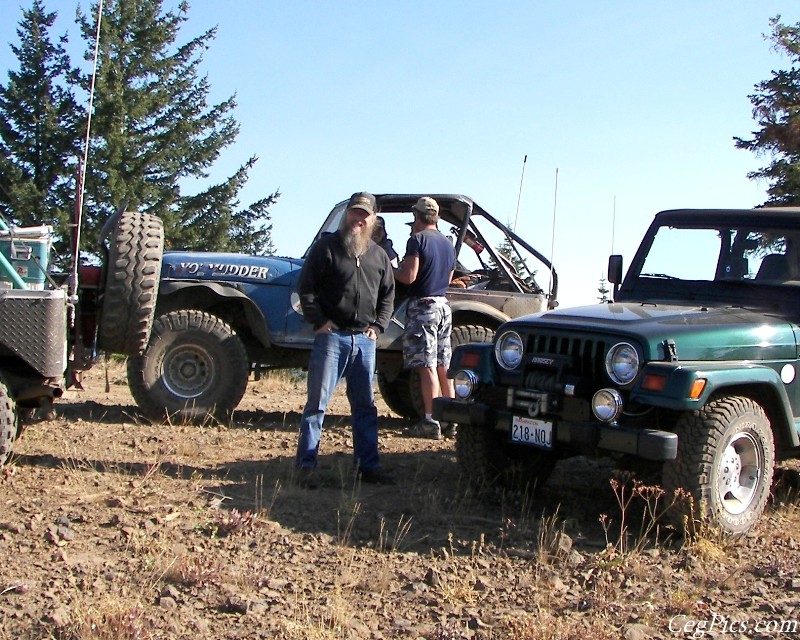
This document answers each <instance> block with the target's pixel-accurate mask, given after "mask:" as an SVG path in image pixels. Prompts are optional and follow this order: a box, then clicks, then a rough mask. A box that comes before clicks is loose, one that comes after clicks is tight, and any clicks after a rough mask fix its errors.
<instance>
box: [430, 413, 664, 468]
mask: <svg viewBox="0 0 800 640" xmlns="http://www.w3.org/2000/svg"><path fill="white" fill-rule="evenodd" d="M433 417H434V418H435V419H436V420H441V421H443V422H455V423H457V424H459V425H467V424H469V425H475V426H478V427H484V428H487V429H496V430H499V431H505V432H506V433H510V432H511V419H512V414H511V412H509V411H505V410H501V409H495V408H493V407H490V406H489V405H486V404H481V403H479V402H462V401H460V400H453V399H450V398H435V399H434V401H433ZM553 444H554V451H555V452H557V451H558V449H559V448H565V449H579V450H594V449H601V450H603V451H612V452H616V453H626V454H630V455H634V456H637V457H639V458H644V459H645V460H674V459H675V457H676V456H677V454H678V436H677V435H676V434H674V433H672V432H670V431H660V430H657V429H631V428H629V427H620V426H612V425H610V424H606V423H603V422H567V421H558V420H556V421H555V423H554V424H553Z"/></svg>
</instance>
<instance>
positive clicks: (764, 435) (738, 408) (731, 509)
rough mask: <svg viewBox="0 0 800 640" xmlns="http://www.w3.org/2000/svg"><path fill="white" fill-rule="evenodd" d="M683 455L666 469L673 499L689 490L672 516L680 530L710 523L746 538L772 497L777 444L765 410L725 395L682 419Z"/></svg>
mask: <svg viewBox="0 0 800 640" xmlns="http://www.w3.org/2000/svg"><path fill="white" fill-rule="evenodd" d="M675 431H676V433H677V434H678V457H677V458H676V459H675V460H674V461H671V462H668V463H666V464H665V465H664V475H663V486H664V489H665V490H666V491H667V494H668V495H670V496H671V495H673V494H674V492H675V491H676V490H680V489H682V490H684V491H686V492H688V493H689V494H690V495H691V498H692V500H691V502H692V503H693V504H689V505H684V504H683V503H681V502H680V501H679V502H678V503H677V504H676V505H675V506H673V507H672V508H671V509H670V510H669V511H668V512H667V513H668V515H669V516H670V520H671V521H672V523H673V524H675V525H676V526H677V527H678V528H679V529H683V528H684V527H685V528H686V529H687V533H689V534H692V533H694V532H695V531H696V529H697V525H698V524H699V523H701V522H708V523H709V524H710V525H711V526H712V527H716V528H719V529H720V530H722V531H723V532H724V533H727V534H729V535H732V536H741V535H744V534H746V533H747V532H748V531H749V530H750V529H751V528H752V527H753V526H754V525H755V523H756V521H757V520H758V518H759V516H760V515H761V512H762V511H763V510H764V507H765V505H766V504H767V499H768V498H769V493H770V487H771V486H772V476H773V473H774V470H775V444H774V439H773V434H772V429H771V427H770V422H769V419H768V418H767V415H766V413H765V411H764V409H763V408H762V407H761V405H759V404H758V403H756V402H755V401H754V400H751V399H750V398H746V397H742V396H725V397H721V398H718V399H716V400H713V401H711V402H709V403H708V404H707V405H706V406H705V407H703V408H702V409H700V410H699V411H693V412H691V413H687V414H685V415H684V416H682V417H681V418H680V419H679V420H678V423H677V425H676V427H675Z"/></svg>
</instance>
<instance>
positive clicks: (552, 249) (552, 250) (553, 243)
mask: <svg viewBox="0 0 800 640" xmlns="http://www.w3.org/2000/svg"><path fill="white" fill-rule="evenodd" d="M557 204H558V167H556V185H555V189H554V191H553V237H552V238H551V240H550V285H549V289H550V291H552V290H553V254H554V253H555V246H556V206H557Z"/></svg>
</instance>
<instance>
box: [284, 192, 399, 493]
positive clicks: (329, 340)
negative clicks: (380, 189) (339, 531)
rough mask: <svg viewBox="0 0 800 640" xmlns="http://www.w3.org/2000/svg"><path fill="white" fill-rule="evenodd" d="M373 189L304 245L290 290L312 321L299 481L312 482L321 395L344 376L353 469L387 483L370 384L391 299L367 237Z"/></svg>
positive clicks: (385, 264)
mask: <svg viewBox="0 0 800 640" xmlns="http://www.w3.org/2000/svg"><path fill="white" fill-rule="evenodd" d="M375 206H376V203H375V196H373V195H372V194H371V193H366V192H363V191H362V192H359V193H354V194H353V195H352V196H351V197H350V200H349V201H348V203H347V209H346V210H345V214H344V216H343V217H342V222H341V224H340V225H339V229H338V230H337V231H335V232H334V233H326V234H323V235H322V236H321V237H320V238H319V240H317V241H316V242H315V243H314V245H313V246H312V247H311V250H310V251H309V253H308V257H307V258H306V261H305V263H304V264H303V269H302V271H301V272H300V281H299V283H298V288H297V292H298V294H299V296H300V305H301V307H302V309H303V317H304V318H305V320H306V322H309V323H311V325H312V326H313V327H314V334H315V335H314V346H313V348H312V350H311V356H310V358H309V362H308V398H307V400H306V405H305V408H304V409H303V417H302V418H301V420H300V433H299V436H298V441H297V455H296V457H295V467H296V470H297V476H298V484H300V485H301V486H305V487H308V488H312V487H315V486H318V484H319V477H318V476H317V474H316V473H315V469H316V467H317V456H318V453H319V443H320V439H321V437H322V425H323V420H324V418H325V411H326V410H327V408H328V402H329V401H330V399H331V396H332V395H333V392H334V391H335V389H336V385H337V384H338V383H339V381H340V380H341V379H342V378H343V377H344V378H345V380H346V381H347V398H348V400H349V401H350V411H351V414H352V431H353V454H354V464H355V473H356V474H357V476H358V477H359V478H360V480H361V481H362V482H369V483H376V484H393V481H392V479H391V477H390V476H388V475H387V474H386V473H384V472H383V471H382V470H381V467H380V462H379V459H378V411H377V409H376V407H375V396H374V393H373V390H372V379H373V376H374V374H375V346H376V341H377V339H378V335H379V334H380V333H383V331H385V330H386V327H387V326H388V324H389V319H390V318H391V315H392V307H393V305H394V275H393V272H392V265H391V263H390V262H389V256H388V255H387V254H386V252H385V251H384V250H383V249H381V248H380V247H379V246H378V245H377V244H375V243H374V242H373V241H372V230H373V226H374V225H375Z"/></svg>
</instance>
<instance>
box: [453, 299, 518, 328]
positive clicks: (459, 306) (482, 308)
mask: <svg viewBox="0 0 800 640" xmlns="http://www.w3.org/2000/svg"><path fill="white" fill-rule="evenodd" d="M450 311H452V312H453V318H455V317H456V316H457V315H480V316H487V317H489V318H491V319H492V320H495V321H496V322H497V324H498V326H499V325H501V324H503V323H504V322H508V321H509V320H511V317H510V316H508V315H506V314H505V313H503V312H502V311H499V310H498V309H496V308H495V307H493V306H492V305H490V304H486V303H485V302H477V301H475V300H463V301H457V302H450Z"/></svg>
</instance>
